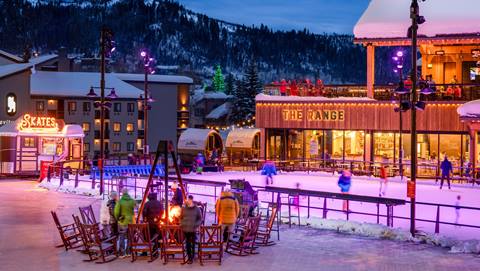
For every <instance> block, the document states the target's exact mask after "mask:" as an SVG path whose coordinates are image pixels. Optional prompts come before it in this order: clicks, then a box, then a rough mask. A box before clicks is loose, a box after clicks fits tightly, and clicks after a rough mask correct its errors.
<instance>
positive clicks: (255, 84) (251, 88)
mask: <svg viewBox="0 0 480 271" xmlns="http://www.w3.org/2000/svg"><path fill="white" fill-rule="evenodd" d="M262 90H263V85H262V83H261V82H260V80H259V79H258V72H257V64H256V63H255V61H253V60H252V61H251V62H250V64H249V65H248V68H247V72H246V73H245V90H244V93H243V94H242V96H243V97H242V99H244V100H245V110H246V116H247V118H251V117H253V116H255V97H256V96H257V94H259V93H261V92H262Z"/></svg>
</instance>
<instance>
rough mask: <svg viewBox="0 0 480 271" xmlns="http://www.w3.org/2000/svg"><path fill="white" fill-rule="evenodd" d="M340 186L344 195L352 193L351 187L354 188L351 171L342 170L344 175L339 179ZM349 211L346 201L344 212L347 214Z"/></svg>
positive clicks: (345, 201)
mask: <svg viewBox="0 0 480 271" xmlns="http://www.w3.org/2000/svg"><path fill="white" fill-rule="evenodd" d="M338 186H339V187H340V192H342V194H348V193H349V192H350V187H351V186H352V173H350V171H348V170H346V169H344V170H342V174H341V175H340V177H339V178H338ZM348 210H349V208H348V200H344V201H343V211H344V212H347V211H348Z"/></svg>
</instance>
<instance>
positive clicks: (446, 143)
mask: <svg viewBox="0 0 480 271" xmlns="http://www.w3.org/2000/svg"><path fill="white" fill-rule="evenodd" d="M461 145H462V136H461V135H440V159H441V161H442V160H443V159H444V158H445V156H447V157H448V160H450V162H452V165H453V168H454V172H455V173H458V172H459V169H460V166H461V165H462V164H461V162H462V161H461V160H462V159H463V157H462V156H464V155H462V153H461V151H462V147H461Z"/></svg>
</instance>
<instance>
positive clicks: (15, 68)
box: [0, 63, 33, 78]
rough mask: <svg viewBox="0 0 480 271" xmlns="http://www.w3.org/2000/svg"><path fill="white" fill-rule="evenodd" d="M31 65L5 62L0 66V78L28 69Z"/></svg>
mask: <svg viewBox="0 0 480 271" xmlns="http://www.w3.org/2000/svg"><path fill="white" fill-rule="evenodd" d="M32 66H33V64H30V63H19V64H7V65H1V66H0V78H2V77H6V76H8V75H11V74H14V73H17V72H21V71H24V70H28V69H30V68H31V67H32Z"/></svg>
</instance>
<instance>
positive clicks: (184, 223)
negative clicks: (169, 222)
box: [180, 196, 203, 264]
mask: <svg viewBox="0 0 480 271" xmlns="http://www.w3.org/2000/svg"><path fill="white" fill-rule="evenodd" d="M202 219H203V218H202V212H201V211H200V209H199V208H198V207H197V205H196V204H195V203H194V202H193V197H192V196H189V197H188V199H187V200H186V201H185V205H184V206H183V208H182V212H181V213H180V226H181V227H182V231H183V235H184V236H185V243H186V247H187V256H188V260H187V263H188V264H191V263H193V258H194V257H195V237H196V232H197V229H198V227H200V225H201V224H202Z"/></svg>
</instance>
